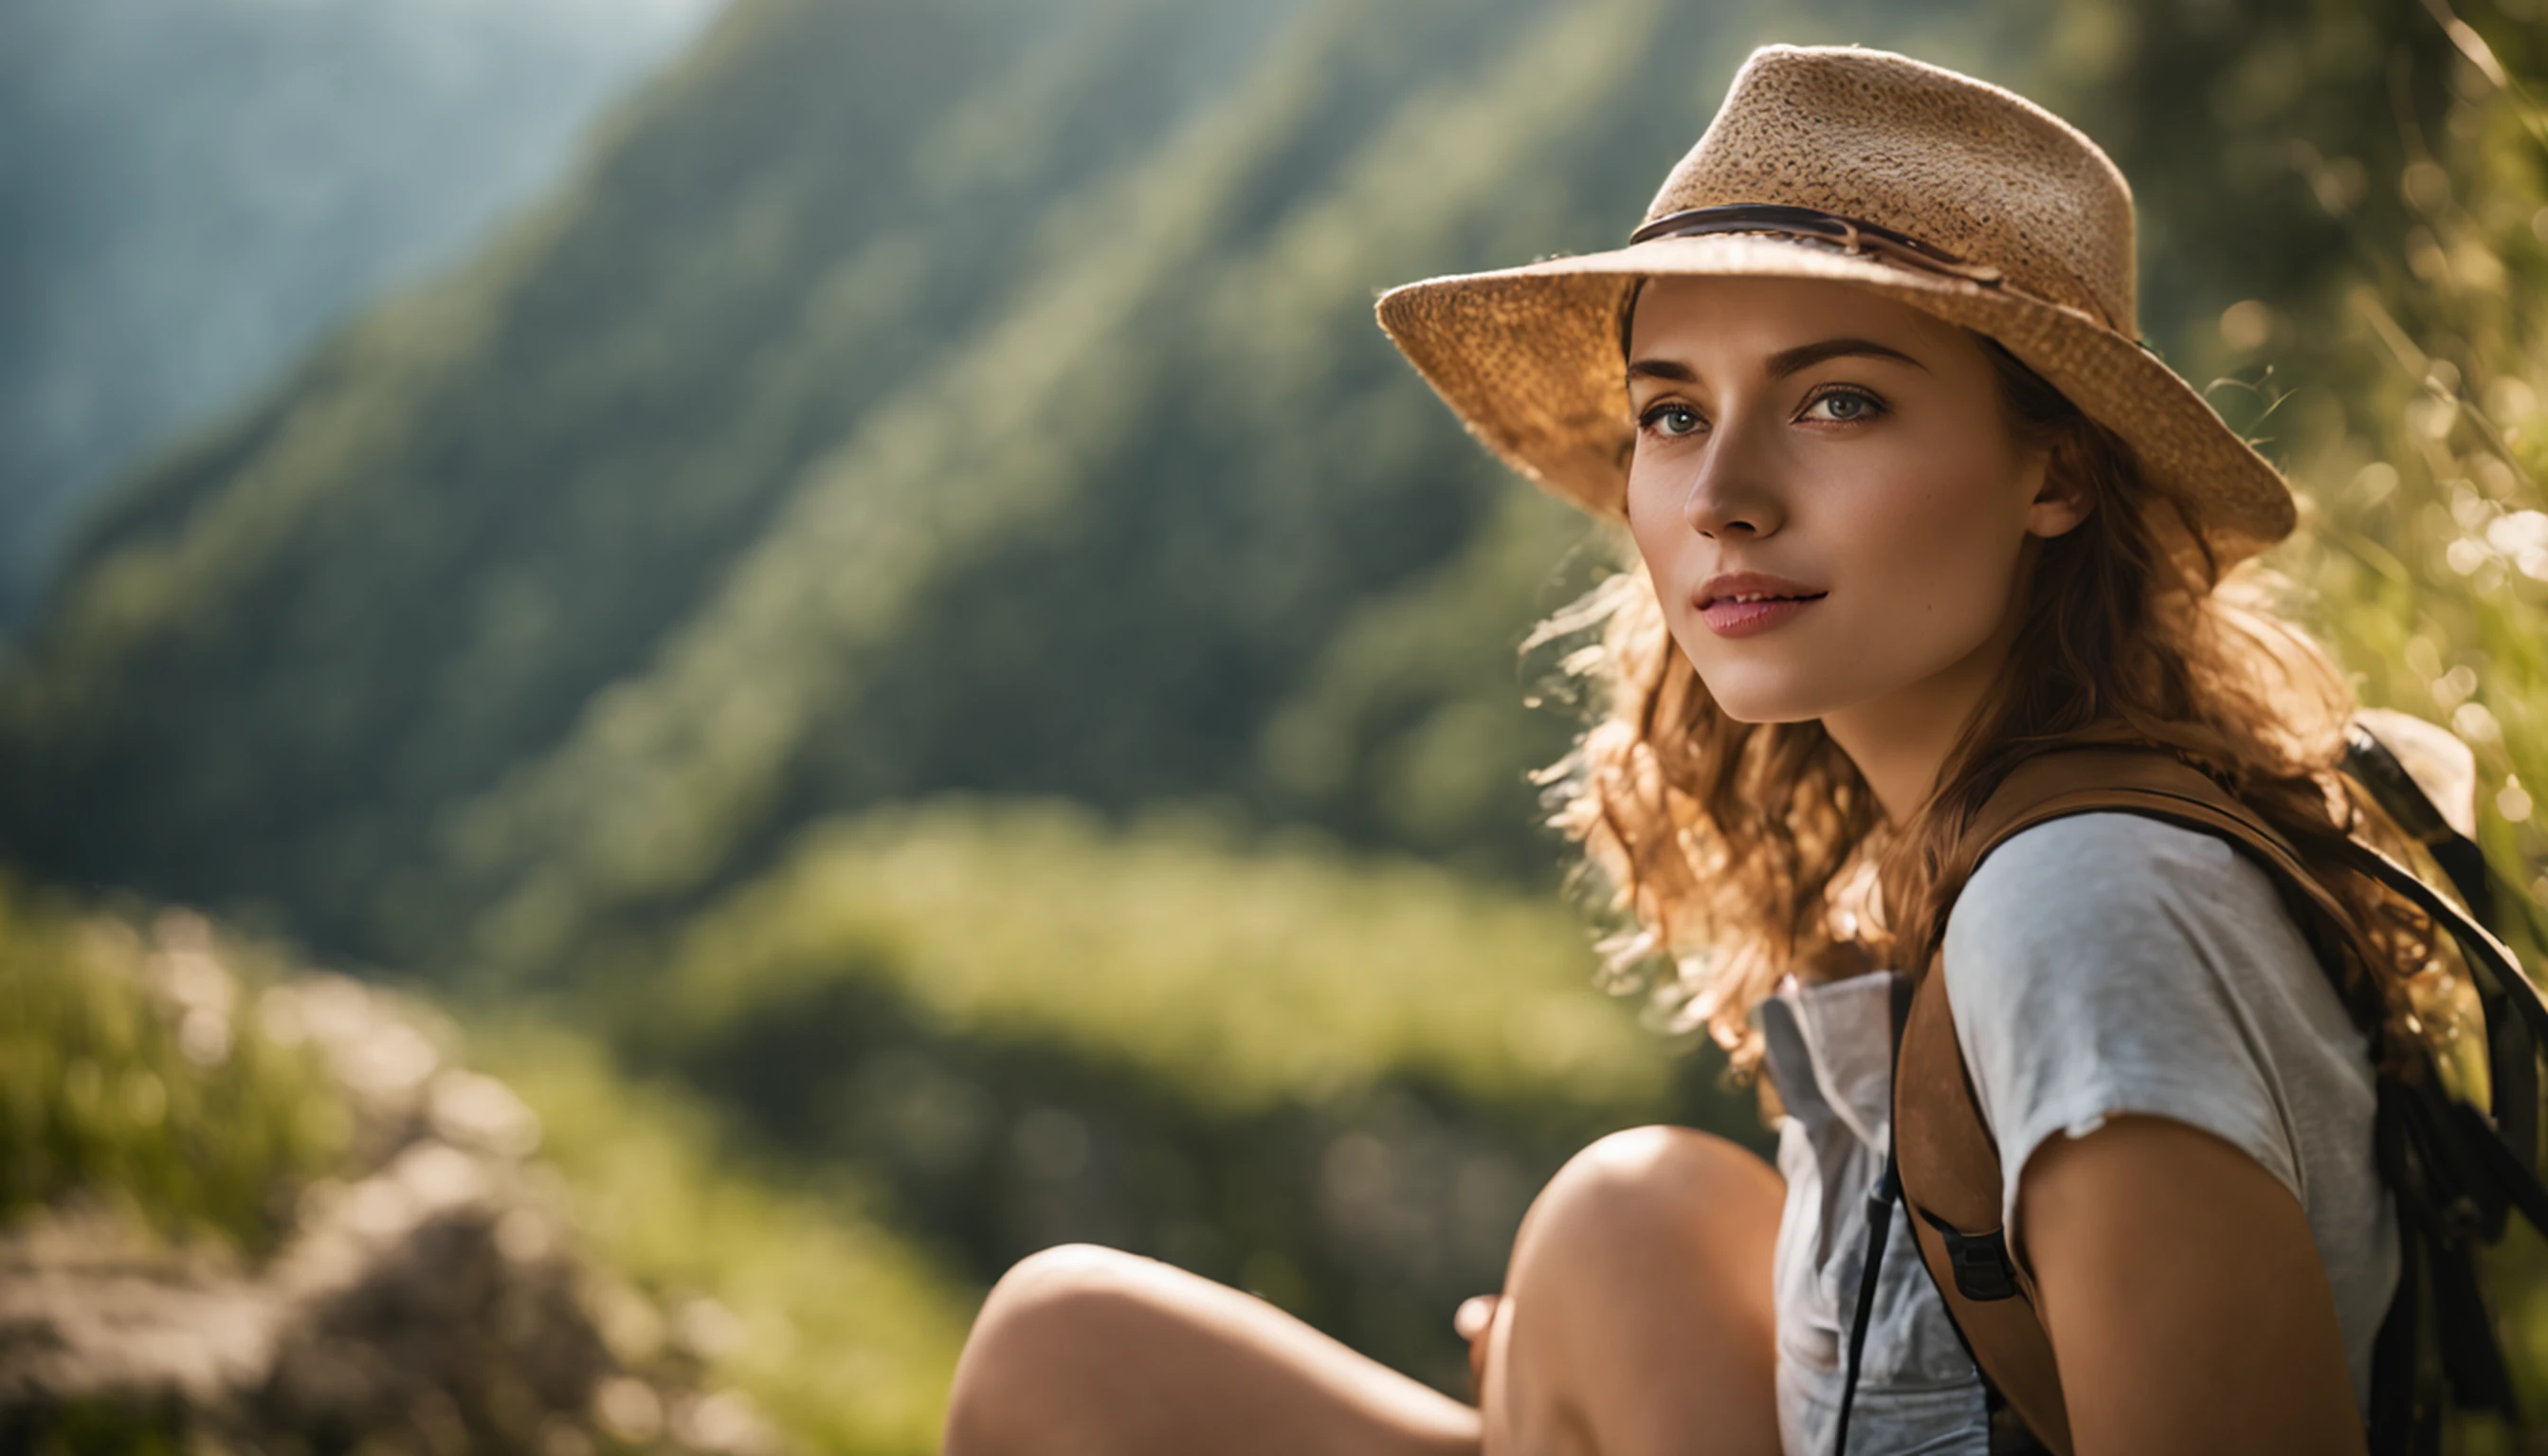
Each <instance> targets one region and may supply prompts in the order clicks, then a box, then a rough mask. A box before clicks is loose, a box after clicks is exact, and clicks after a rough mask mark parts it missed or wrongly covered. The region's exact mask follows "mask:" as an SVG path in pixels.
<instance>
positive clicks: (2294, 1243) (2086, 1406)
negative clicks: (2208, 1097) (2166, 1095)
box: [2017, 1117, 2364, 1456]
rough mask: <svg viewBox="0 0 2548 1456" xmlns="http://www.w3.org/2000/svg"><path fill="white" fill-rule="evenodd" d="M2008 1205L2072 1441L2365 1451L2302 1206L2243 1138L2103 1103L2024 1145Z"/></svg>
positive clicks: (2161, 1447)
mask: <svg viewBox="0 0 2548 1456" xmlns="http://www.w3.org/2000/svg"><path fill="white" fill-rule="evenodd" d="M2018 1221H2019V1229H2018V1230H2017V1232H2018V1234H2019V1242H2020V1244H2021V1246H2022V1247H2023V1249H2024V1250H2025V1254H2024V1257H2025V1258H2026V1261H2027V1263H2028V1265H2029V1266H2030V1267H2031V1268H2032V1269H2033V1270H2034V1273H2035V1279H2036V1287H2037V1292H2038V1294H2039V1297H2040V1299H2039V1304H2040V1308H2041V1310H2042V1313H2043V1316H2044V1322H2045V1327H2046V1329H2047V1332H2048V1333H2049V1334H2050V1335H2051V1338H2052V1348H2053V1351H2054V1353H2055V1355H2056V1356H2057V1357H2058V1359H2059V1361H2060V1365H2061V1393H2062V1398H2063V1399H2064V1401H2066V1402H2067V1403H2068V1406H2069V1409H2070V1433H2071V1438H2072V1441H2073V1443H2074V1446H2075V1449H2076V1451H2077V1453H2078V1456H2113V1453H2123V1452H2136V1453H2137V1452H2148V1451H2168V1452H2175V1453H2184V1456H2198V1453H2214V1452H2218V1453H2223V1456H2229V1453H2244V1456H2274V1453H2300V1452H2311V1453H2318V1452H2336V1453H2359V1452H2361V1451H2363V1450H2364V1438H2363V1431H2362V1424H2361V1418H2360V1416H2359V1414H2358V1413H2357V1410H2356V1407H2355V1404H2354V1395H2353V1384H2352V1379H2351V1377H2350V1376H2349V1375H2348V1373H2347V1372H2346V1369H2345V1356H2344V1345H2343V1340H2342V1337H2341V1335H2340V1334H2339V1332H2338V1329H2337V1325H2336V1318H2335V1297H2334V1294H2333V1292H2332V1291H2331V1290H2330V1289H2329V1288H2328V1285H2327V1279H2326V1270H2325V1267H2324V1265H2323V1264H2321V1263H2320V1259H2319V1254H2318V1247H2317V1244H2316V1243H2315V1242H2314V1241H2313V1240H2312V1238H2311V1235H2310V1229H2309V1222H2308V1220H2307V1219H2306V1218H2305V1217H2304V1215H2303V1214H2302V1212H2301V1207H2300V1205H2299V1204H2298V1203H2297V1202H2295V1201H2294V1200H2293V1198H2292V1195H2291V1192H2290V1190H2288V1189H2286V1188H2285V1187H2283V1185H2282V1184H2281V1183H2280V1182H2278V1181H2276V1180H2275V1178H2274V1176H2273V1175H2272V1174H2270V1173H2268V1172H2266V1171H2265V1169H2264V1168H2263V1167H2262V1166H2260V1165H2259V1164H2258V1163H2257V1162H2256V1161H2255V1159H2253V1158H2251V1157H2249V1156H2248V1155H2247V1154H2246V1153H2244V1152H2241V1151H2239V1150H2238V1149H2237V1148H2235V1147H2232V1146H2231V1145H2230V1144H2229V1143H2228V1142H2225V1141H2223V1140H2221V1139H2220V1138H2215V1137H2213V1136H2212V1135H2211V1134H2209V1133H2204V1132H2201V1131H2198V1130H2196V1129H2194V1128H2192V1127H2189V1126H2187V1125H2185V1124H2183V1123H2178V1122H2172V1121H2169V1120H2167V1119H2163V1118H2152V1117H2119V1118H2116V1119H2115V1120H2114V1121H2112V1122H2110V1123H2108V1124H2107V1125H2106V1126H2105V1127H2103V1128H2100V1129H2098V1130H2097V1131H2096V1132H2094V1133H2091V1134H2089V1135H2088V1136H2087V1137H2085V1138H2076V1139H2073V1138H2054V1139H2053V1140H2051V1141H2049V1142H2047V1143H2046V1144H2044V1146H2043V1147H2042V1149H2040V1150H2039V1151H2038V1152H2037V1153H2036V1154H2035V1156H2033V1157H2032V1158H2030V1159H2029V1160H2028V1162H2027V1166H2026V1170H2025V1174H2024V1177H2023V1179H2022V1180H2021V1182H2020V1184H2019V1203H2018Z"/></svg>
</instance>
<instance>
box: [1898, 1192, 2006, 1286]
mask: <svg viewBox="0 0 2548 1456" xmlns="http://www.w3.org/2000/svg"><path fill="white" fill-rule="evenodd" d="M1915 1212H1917V1213H1918V1214H1919V1215H1920V1217H1921V1219H1922V1220H1923V1221H1925V1222H1926V1223H1927V1224H1928V1226H1929V1227H1930V1228H1932V1229H1937V1230H1938V1236H1939V1237H1940V1238H1942V1239H1944V1240H1946V1244H1947V1266H1948V1267H1949V1268H1951V1269H1954V1270H1955V1271H1956V1293H1957V1294H1960V1295H1962V1296H1963V1297H1964V1298H1966V1299H1968V1300H1971V1301H1973V1302H1975V1303H1976V1304H1989V1303H1990V1302H1991V1301H1993V1300H2007V1299H2015V1298H2016V1297H2017V1265H2016V1264H2015V1263H2013V1262H2012V1261H2011V1260H2010V1259H2009V1256H2008V1235H2007V1233H2006V1231H2005V1230H2003V1229H1991V1230H1990V1231H1989V1232H1987V1233H1966V1232H1964V1231H1962V1230H1961V1229H1956V1227H1955V1226H1953V1225H1951V1224H1949V1223H1947V1222H1946V1221H1945V1220H1943V1219H1941V1218H1939V1217H1938V1216H1937V1215H1935V1214H1933V1213H1931V1212H1929V1211H1928V1210H1927V1209H1916V1210H1915Z"/></svg>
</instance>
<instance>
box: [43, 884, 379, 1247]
mask: <svg viewBox="0 0 2548 1456" xmlns="http://www.w3.org/2000/svg"><path fill="white" fill-rule="evenodd" d="M156 939H157V946H156V947H155V948H153V947H151V946H150V945H149V944H148V943H147V942H145V941H144V940H143V938H142V937H141V936H140V935H139V934H138V933H137V932H136V931H135V929H134V928H133V927H132V926H130V925H128V924H126V923H125V922H124V921H122V920H119V919H115V918H112V917H107V916H93V917H78V916H74V915H72V914H70V913H68V912H67V911H66V910H65V909H64V908H63V907H62V906H60V905H58V904H55V903H52V902H50V901H48V900H47V899H46V897H44V896H41V895H36V894H31V893H30V892H28V891H26V890H24V889H21V888H19V887H18V886H16V885H14V884H12V883H10V882H9V881H7V880H6V879H0V1220H5V1219H9V1218H14V1217H18V1216H21V1215H24V1214H26V1213H28V1212H30V1211H31V1210H34V1209H38V1208H42V1207H44V1206H46V1205H48V1204H51V1203H54V1202H56V1201H58V1200H60V1199H62V1198H64V1197H65V1196H68V1195H72V1194H75V1193H90V1194H102V1195H105V1196H106V1197H109V1198H111V1199H113V1200H114V1201H115V1203H116V1205H117V1208H118V1210H119V1211H120V1212H123V1213H127V1214H130V1215H134V1216H137V1217H138V1218H139V1219H140V1220H142V1221H144V1222H146V1223H147V1224H149V1225H150V1226H152V1227H153V1228H155V1229H157V1230H158V1231H159V1232H160V1233H161V1234H163V1235H166V1236H170V1237H178V1238H186V1237H210V1238H213V1239H216V1240H227V1241H228V1242H230V1243H233V1244H235V1245H238V1246H240V1247H243V1248H245V1249H247V1250H249V1251H252V1252H263V1251H265V1250H266V1249H268V1248H270V1247H271V1246H272V1244H273V1241H274V1238H275V1235H276V1230H277V1225H278V1221H279V1220H280V1219H281V1217H282V1216H283V1215H284V1214H285V1212H286V1211H287V1209H288V1206H289V1205H288V1202H287V1203H285V1204H282V1205H278V1203H277V1200H278V1198H280V1199H285V1200H288V1199H289V1198H290V1196H291V1195H292V1194H294V1193H297V1192H298V1191H299V1188H300V1186H301V1185H302V1184H304V1183H306V1182H307V1181H308V1180H310V1179H311V1178H314V1177H316V1176H318V1174H320V1173H321V1172H323V1171H326V1170H328V1169H330V1168H331V1167H333V1166H334V1165H335V1164H336V1162H337V1161H338V1160H339V1159H340V1158H341V1156H342V1155H343V1153H344V1151H345V1144H346V1142H347V1140H348V1138H350V1137H351V1134H352V1131H353V1129H352V1126H351V1122H350V1120H349V1119H348V1117H347V1115H346V1111H345V1109H344V1108H343V1107H342V1106H340V1105H339V1103H338V1100H337V1099H336V1098H335V1097H333V1096H331V1095H328V1094H329V1092H330V1091H331V1090H332V1089H331V1088H330V1087H329V1086H328V1083H327V1078H326V1073H325V1070H324V1068H323V1067H321V1066H320V1065H319V1063H318V1060H317V1058H316V1057H315V1056H313V1055H312V1054H311V1053H309V1052H308V1051H307V1050H305V1049H303V1048H300V1047H289V1046H280V1045H277V1044H276V1043H275V1042H273V1041H272V1040H270V1039H269V1038H267V1037H266V1036H264V1035H263V1034H262V1033H261V1032H260V1031H259V1030H258V1029H257V1028H256V1026H255V1024H254V1019H253V1014H252V1008H250V1007H247V1006H243V1005H239V1004H236V1003H237V996H236V990H237V983H236V982H235V981H234V980H233V979H232V977H231V975H230V974H229V972H227V970H225V969H224V968H223V963H222V960H221V959H219V958H217V957H216V956H215V946H214V943H213V938H212V933H211V930H210V928H209V927H208V926H206V925H205V923H204V922H203V921H202V920H201V919H200V918H197V917H193V916H186V915H182V914H172V915H171V916H169V917H168V918H167V919H166V920H164V921H163V922H162V924H161V925H160V927H159V930H158V934H157V937H156Z"/></svg>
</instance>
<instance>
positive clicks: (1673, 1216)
mask: <svg viewBox="0 0 2548 1456" xmlns="http://www.w3.org/2000/svg"><path fill="white" fill-rule="evenodd" d="M1780 1193H1781V1188H1780V1184H1779V1181H1778V1175H1777V1174H1776V1173H1775V1172H1774V1171H1773V1170H1772V1169H1771V1168H1770V1165H1769V1164H1768V1163H1766V1162H1764V1161H1762V1160H1761V1158H1759V1157H1758V1156H1756V1155H1754V1154H1753V1153H1752V1152H1751V1151H1750V1150H1748V1149H1746V1148H1744V1147H1741V1146H1739V1145H1737V1144H1735V1143H1733V1142H1729V1141H1727V1140H1726V1139H1725V1138H1719V1137H1717V1136H1715V1135H1714V1134H1710V1133H1701V1132H1698V1131H1696V1130H1695V1129H1690V1128H1670V1127H1646V1128H1630V1129H1628V1130H1627V1131H1625V1132H1620V1133H1612V1134H1610V1135H1609V1136H1608V1137H1605V1138H1600V1139H1599V1140H1597V1141H1595V1142H1593V1143H1592V1144H1591V1145H1590V1146H1588V1147H1586V1148H1585V1149H1584V1150H1583V1151H1581V1152H1579V1153H1577V1154H1575V1156H1574V1157H1572V1158H1569V1159H1568V1160H1567V1162H1566V1165H1565V1166H1564V1167H1562V1168H1560V1169H1558V1170H1557V1175H1556V1176H1555V1177H1553V1178H1551V1179H1549V1180H1548V1186H1547V1187H1546V1188H1544V1189H1542V1190H1541V1191H1540V1195H1539V1197H1538V1198H1537V1199H1535V1200H1533V1201H1532V1203H1531V1207H1530V1213H1529V1215H1528V1216H1527V1218H1525V1219H1524V1221H1523V1224H1522V1229H1521V1235H1520V1238H1519V1240H1518V1241H1517V1244H1516V1248H1515V1257H1516V1259H1517V1260H1518V1258H1520V1257H1521V1255H1522V1254H1523V1252H1524V1248H1523V1246H1524V1245H1529V1244H1534V1243H1546V1244H1551V1245H1555V1246H1557V1247H1563V1248H1576V1247H1584V1246H1589V1247H1592V1248H1607V1249H1622V1250H1624V1249H1626V1248H1628V1247H1631V1246H1633V1247H1638V1248H1643V1249H1646V1250H1647V1251H1649V1252H1656V1253H1662V1252H1665V1249H1664V1248H1660V1247H1655V1245H1657V1244H1658V1243H1660V1244H1663V1245H1689V1246H1703V1245H1705V1244H1707V1243H1710V1242H1712V1241H1714V1240H1716V1239H1718V1238H1720V1237H1722V1236H1725V1235H1728V1234H1737V1235H1739V1234H1741V1233H1745V1232H1754V1231H1757V1230H1758V1229H1760V1227H1761V1226H1762V1222H1763V1220H1764V1219H1766V1220H1767V1221H1768V1223H1769V1225H1770V1227H1771V1228H1772V1229H1774V1228H1775V1225H1776V1222H1777V1218H1778V1205H1779V1199H1780Z"/></svg>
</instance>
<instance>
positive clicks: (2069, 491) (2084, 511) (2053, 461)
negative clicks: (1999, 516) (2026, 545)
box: [2025, 447, 2097, 537]
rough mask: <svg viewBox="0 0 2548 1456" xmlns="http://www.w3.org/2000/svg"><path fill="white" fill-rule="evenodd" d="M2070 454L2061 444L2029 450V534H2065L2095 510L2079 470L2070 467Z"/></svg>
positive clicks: (2027, 528) (2027, 476)
mask: <svg viewBox="0 0 2548 1456" xmlns="http://www.w3.org/2000/svg"><path fill="white" fill-rule="evenodd" d="M2067 453H2068V452H2066V451H2064V450H2061V449H2059V448H2058V447H2047V448H2044V449H2040V450H2033V451H2030V452H2028V456H2027V462H2026V471H2025V478H2026V491H2027V506H2026V533H2027V534H2028V535H2030V536H2044V537H2052V536H2059V535H2063V534H2066V533H2067V532H2068V531H2069V530H2070V528H2071V527H2073V526H2076V525H2077V524H2079V522H2081V521H2083V520H2086V519H2087V518H2088V512H2089V511H2091V510H2094V509H2096V505H2097V502H2096V501H2095V500H2092V499H2090V497H2089V495H2088V490H2087V486H2086V484H2085V483H2084V482H2083V481H2081V479H2080V477H2079V472H2077V471H2075V470H2071V469H2068V468H2067V466H2068V461H2067V459H2066V458H2065V457H2066V455H2067Z"/></svg>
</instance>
